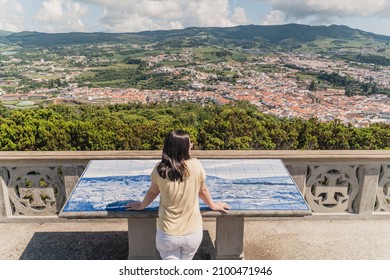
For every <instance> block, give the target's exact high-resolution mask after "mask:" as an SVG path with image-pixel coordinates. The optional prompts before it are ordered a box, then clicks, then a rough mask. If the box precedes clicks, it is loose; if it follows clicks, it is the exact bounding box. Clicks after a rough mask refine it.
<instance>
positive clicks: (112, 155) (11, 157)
mask: <svg viewBox="0 0 390 280" xmlns="http://www.w3.org/2000/svg"><path fill="white" fill-rule="evenodd" d="M191 155H192V156H193V157H198V158H265V159H267V158H280V159H283V160H285V161H286V162H304V161H310V162H330V161H331V162H338V163H341V162H351V161H359V162H361V161H388V160H390V150H240V151H236V150H209V151H205V150H193V151H192V152H191ZM160 156H161V151H158V150H155V151H20V152H19V151H17V152H0V163H3V164H5V163H14V162H19V163H20V161H21V160H23V161H29V162H31V161H34V162H35V161H38V162H52V161H58V160H59V159H61V161H62V162H80V161H86V162H87V161H89V160H93V159H135V158H142V159H148V158H150V159H151V158H159V157H160Z"/></svg>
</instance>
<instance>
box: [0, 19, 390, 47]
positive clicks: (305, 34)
mask: <svg viewBox="0 0 390 280" xmlns="http://www.w3.org/2000/svg"><path fill="white" fill-rule="evenodd" d="M319 39H333V40H355V39H360V40H364V39H370V40H375V41H381V42H390V36H385V35H377V34H374V33H371V32H366V31H362V30H359V29H352V28H350V27H348V26H344V25H330V26H310V25H302V24H285V25H243V26H235V27H188V28H185V29H175V30H157V31H143V32H137V33H103V32H96V33H82V32H71V33H42V32H20V33H11V34H7V32H4V31H0V43H5V44H7V43H8V44H17V45H20V46H29V45H33V46H34V45H35V46H56V45H68V44H93V43H108V42H111V43H134V44H136V43H161V44H172V45H174V44H176V43H179V44H180V43H183V42H185V41H187V43H189V44H214V45H226V44H235V45H242V44H249V45H250V44H263V45H266V46H267V45H268V46H270V47H272V46H273V45H275V44H294V43H296V44H299V43H309V42H313V41H315V40H319Z"/></svg>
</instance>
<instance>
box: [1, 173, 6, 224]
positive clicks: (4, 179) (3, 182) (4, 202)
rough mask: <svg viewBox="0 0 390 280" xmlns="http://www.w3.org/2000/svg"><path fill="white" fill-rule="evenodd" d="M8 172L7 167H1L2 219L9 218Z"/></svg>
mask: <svg viewBox="0 0 390 280" xmlns="http://www.w3.org/2000/svg"><path fill="white" fill-rule="evenodd" d="M6 173H7V170H6V169H5V167H0V218H6V217H7V211H6V200H7V199H8V190H7V185H6V183H5V181H6V176H7V174H6Z"/></svg>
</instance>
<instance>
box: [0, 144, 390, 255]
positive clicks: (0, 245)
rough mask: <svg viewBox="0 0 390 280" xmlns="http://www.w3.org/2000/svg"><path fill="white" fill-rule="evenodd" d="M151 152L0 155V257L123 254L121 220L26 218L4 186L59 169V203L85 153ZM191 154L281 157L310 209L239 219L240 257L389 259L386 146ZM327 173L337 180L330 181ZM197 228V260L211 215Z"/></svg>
mask: <svg viewBox="0 0 390 280" xmlns="http://www.w3.org/2000/svg"><path fill="white" fill-rule="evenodd" d="M158 156H159V152H146V153H144V152H130V151H129V152H82V153H81V152H63V153H57V152H56V153H54V152H42V153H25V152H15V153H0V176H1V178H0V179H1V181H0V183H1V186H0V214H1V215H0V259H1V260H18V259H21V260H31V259H33V260H49V259H60V260H68V259H75V260H86V259H118V260H120V259H126V258H127V253H128V243H127V242H128V241H127V221H126V219H100V220H64V219H60V218H58V217H57V216H56V214H55V213H56V212H57V210H56V209H54V210H53V209H51V210H50V209H49V207H46V208H48V212H47V213H44V214H43V215H40V216H34V215H33V214H34V211H31V209H28V208H29V205H27V207H26V206H25V207H19V206H18V203H21V204H22V205H26V204H23V203H24V202H23V200H22V199H21V198H20V197H19V198H18V197H15V196H13V194H12V191H13V190H15V188H16V187H15V186H16V185H18V180H20V178H23V179H24V178H29V176H31V174H34V175H36V174H37V173H39V174H43V173H45V176H47V178H49V177H50V178H51V179H53V177H54V175H53V174H52V173H50V172H51V171H53V170H55V171H56V172H55V173H56V174H58V172H57V171H58V170H57V167H61V172H60V173H61V176H62V178H61V180H60V181H59V182H60V183H59V184H60V185H61V187H62V188H63V189H64V190H59V191H58V193H59V194H61V193H62V194H63V197H62V198H59V195H58V194H57V195H56V198H55V200H56V201H57V202H58V201H60V202H59V203H63V200H64V199H65V198H66V197H67V195H68V194H69V191H70V190H71V189H72V188H73V186H74V184H75V182H77V178H78V177H79V176H80V175H81V174H80V172H81V171H82V169H83V168H82V167H83V166H85V164H86V163H87V162H88V160H90V159H113V158H115V159H117V158H123V159H125V158H156V157H158ZM194 156H196V157H199V158H209V157H218V158H224V157H226V158H281V159H283V161H284V162H285V164H286V166H287V168H288V169H289V171H290V173H291V175H292V177H293V178H294V180H295V181H296V183H297V185H298V186H299V188H300V189H301V191H302V193H303V194H304V196H305V199H306V200H307V202H308V204H309V206H310V207H311V208H312V209H313V212H314V214H313V216H311V217H303V218H302V217H301V218H283V217H281V218H275V217H264V218H246V219H245V230H244V254H245V259H249V260H258V259H268V260H390V242H389V241H388V239H389V236H390V215H389V213H390V208H389V204H390V203H389V202H390V199H389V195H390V193H389V188H390V151H246V152H244V151H240V152H238V151H236V152H233V151H224V152H221V151H218V152H217V151H210V152H206V151H199V152H197V151H194ZM80 167H81V168H80ZM15 170H19V172H15ZM31 171H34V172H33V173H32V172H31ZM14 174H17V175H14ZM23 174H24V175H23ZM335 174H336V175H337V176H338V177H339V178H338V179H337V180H333V181H332V178H333V177H334V176H336V175H335ZM337 176H336V177H337ZM53 180H54V179H53ZM324 188H325V190H324ZM320 190H321V191H320ZM321 192H322V194H321ZM324 192H325V193H326V194H325V195H324V194H323V193H324ZM320 198H321V199H320ZM9 201H11V204H10V203H9ZM11 205H12V207H11ZM43 210H45V209H43ZM49 210H50V211H52V212H51V213H50V211H49ZM204 233H205V235H204V241H203V243H202V246H201V248H200V250H199V252H198V254H197V255H196V258H197V259H209V258H210V255H211V251H212V248H213V240H214V239H215V219H212V218H205V219H204Z"/></svg>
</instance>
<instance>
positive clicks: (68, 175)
mask: <svg viewBox="0 0 390 280" xmlns="http://www.w3.org/2000/svg"><path fill="white" fill-rule="evenodd" d="M62 174H63V176H64V186H65V198H66V199H67V198H68V197H69V195H70V194H71V193H72V191H73V188H74V187H75V186H76V184H77V182H78V180H79V179H80V176H81V174H80V171H79V166H77V165H64V166H62Z"/></svg>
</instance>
